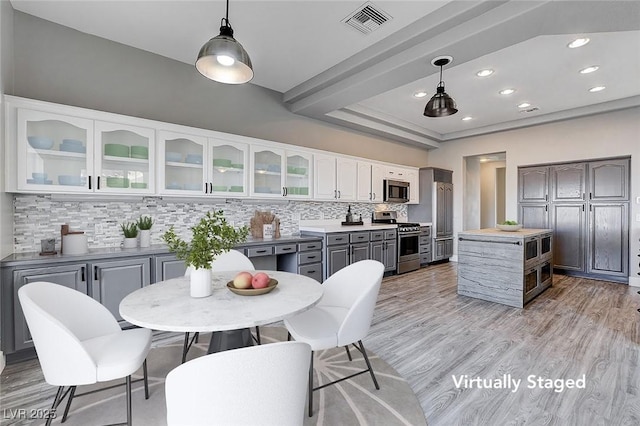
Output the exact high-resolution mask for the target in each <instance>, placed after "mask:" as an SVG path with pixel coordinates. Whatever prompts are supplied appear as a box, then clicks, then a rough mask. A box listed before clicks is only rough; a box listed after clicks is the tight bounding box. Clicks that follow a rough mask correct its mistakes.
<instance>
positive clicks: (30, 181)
mask: <svg viewBox="0 0 640 426" xmlns="http://www.w3.org/2000/svg"><path fill="white" fill-rule="evenodd" d="M27 183H28V184H29V185H51V184H52V183H53V181H52V180H40V179H27Z"/></svg>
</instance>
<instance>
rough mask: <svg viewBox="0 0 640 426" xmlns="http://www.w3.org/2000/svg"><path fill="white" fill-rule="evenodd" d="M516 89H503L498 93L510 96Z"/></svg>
mask: <svg viewBox="0 0 640 426" xmlns="http://www.w3.org/2000/svg"><path fill="white" fill-rule="evenodd" d="M515 91H516V89H504V90H501V91H499V92H498V93H500V94H501V95H510V94H512V93H515Z"/></svg>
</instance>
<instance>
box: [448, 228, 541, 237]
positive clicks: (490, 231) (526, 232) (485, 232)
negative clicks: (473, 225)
mask: <svg viewBox="0 0 640 426" xmlns="http://www.w3.org/2000/svg"><path fill="white" fill-rule="evenodd" d="M548 232H553V229H531V228H522V229H520V230H518V231H513V232H509V231H501V230H500V229H498V228H485V229H475V230H472V231H461V232H458V235H459V236H463V235H468V236H478V237H489V236H490V237H501V238H526V237H533V236H536V235H540V234H546V233H548Z"/></svg>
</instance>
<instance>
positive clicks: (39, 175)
mask: <svg viewBox="0 0 640 426" xmlns="http://www.w3.org/2000/svg"><path fill="white" fill-rule="evenodd" d="M31 177H32V178H33V180H47V174H46V173H31Z"/></svg>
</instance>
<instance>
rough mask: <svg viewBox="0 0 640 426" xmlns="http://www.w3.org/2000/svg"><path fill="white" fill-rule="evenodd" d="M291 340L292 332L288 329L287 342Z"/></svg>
mask: <svg viewBox="0 0 640 426" xmlns="http://www.w3.org/2000/svg"><path fill="white" fill-rule="evenodd" d="M290 340H291V333H289V332H288V331H287V342H289V341H290Z"/></svg>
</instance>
